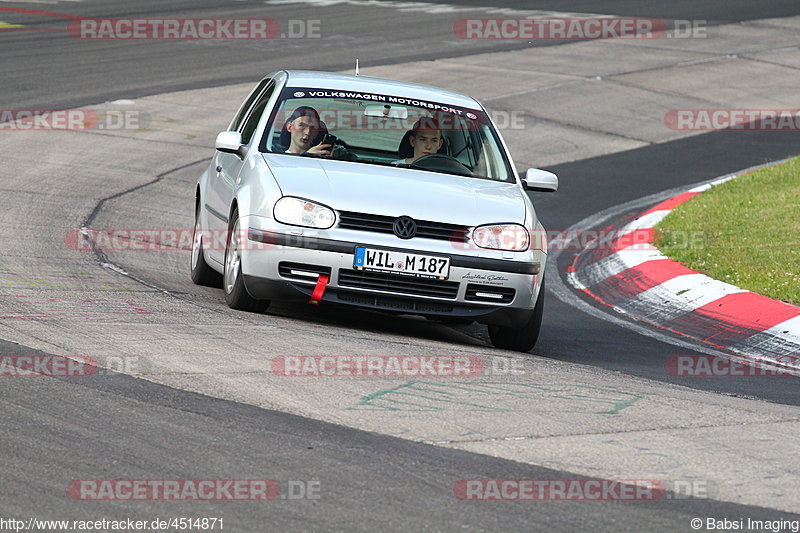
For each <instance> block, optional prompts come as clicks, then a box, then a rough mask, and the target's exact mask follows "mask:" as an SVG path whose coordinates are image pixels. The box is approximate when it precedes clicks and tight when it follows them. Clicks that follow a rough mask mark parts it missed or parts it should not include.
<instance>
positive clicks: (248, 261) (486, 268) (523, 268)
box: [242, 226, 546, 327]
mask: <svg viewBox="0 0 800 533" xmlns="http://www.w3.org/2000/svg"><path fill="white" fill-rule="evenodd" d="M247 242H248V243H249V244H251V246H247V247H245V249H244V250H243V251H242V274H243V280H244V284H245V287H246V288H247V291H248V292H249V293H250V295H251V296H253V297H254V298H257V299H263V300H282V301H306V302H307V301H308V300H309V298H310V296H311V293H312V292H313V290H314V287H315V285H316V283H317V279H316V277H315V276H314V273H315V272H318V273H322V274H326V275H328V276H329V282H328V285H327V287H326V289H325V293H324V295H323V297H322V301H324V302H330V303H341V304H346V305H350V306H356V307H362V308H368V309H375V310H380V311H388V312H394V313H408V314H416V315H422V316H426V317H429V318H438V319H448V318H450V319H453V318H455V319H465V320H474V321H478V322H481V323H484V324H496V325H502V326H507V327H521V326H522V325H523V324H525V323H526V322H527V320H528V319H529V318H530V312H531V310H532V309H533V307H534V305H535V302H536V297H537V296H538V291H539V287H540V285H541V275H542V272H543V268H544V260H545V259H546V255H545V254H544V253H543V252H541V251H534V252H532V253H531V254H530V258H533V259H534V260H530V261H515V260H509V259H501V258H491V257H479V256H477V255H467V254H458V253H446V252H444V251H442V250H438V251H437V250H431V249H430V246H426V247H416V246H415V247H398V246H397V245H396V244H394V245H391V246H388V245H387V243H386V242H380V241H379V242H377V243H376V242H374V241H373V240H372V239H369V240H366V241H365V242H359V241H355V240H338V239H330V238H325V237H320V236H309V235H305V234H303V235H295V234H291V233H286V232H281V231H274V230H267V229H259V228H254V227H252V226H250V227H249V229H248V231H247ZM356 246H367V247H372V248H383V249H391V250H399V251H405V252H410V253H421V254H433V255H447V256H448V257H450V275H449V277H448V280H447V281H443V282H442V281H438V280H420V279H418V278H409V277H406V276H401V275H392V274H376V273H369V272H362V271H357V270H355V269H354V268H353V260H354V253H355V248H356ZM538 252H541V253H538Z"/></svg>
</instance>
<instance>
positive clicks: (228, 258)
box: [222, 208, 269, 313]
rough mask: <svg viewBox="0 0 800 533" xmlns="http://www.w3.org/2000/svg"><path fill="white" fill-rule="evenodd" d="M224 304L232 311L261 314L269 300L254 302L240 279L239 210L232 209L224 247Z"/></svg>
mask: <svg viewBox="0 0 800 533" xmlns="http://www.w3.org/2000/svg"><path fill="white" fill-rule="evenodd" d="M222 288H223V289H224V290H225V303H227V304H228V307H230V308H232V309H239V310H240V311H251V312H253V313H263V312H264V311H266V310H267V307H269V300H256V299H255V298H253V297H252V296H250V293H248V292H247V289H246V288H245V286H244V280H243V279H242V235H241V226H240V225H239V209H238V208H237V209H234V210H233V213H232V214H231V221H230V224H229V225H228V241H227V244H226V245H225V267H224V269H223V275H222Z"/></svg>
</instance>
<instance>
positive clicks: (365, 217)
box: [339, 211, 469, 242]
mask: <svg viewBox="0 0 800 533" xmlns="http://www.w3.org/2000/svg"><path fill="white" fill-rule="evenodd" d="M395 220H397V217H387V216H383V215H370V214H367V213H354V212H352V211H339V227H340V228H344V229H355V230H359V231H372V232H375V233H394V231H393V230H392V226H393V225H394V221H395ZM414 222H416V223H417V235H416V236H417V237H425V238H428V239H438V240H443V241H452V242H468V241H469V237H468V235H469V228H468V227H467V226H460V225H458V224H445V223H443V222H431V221H428V220H416V219H414Z"/></svg>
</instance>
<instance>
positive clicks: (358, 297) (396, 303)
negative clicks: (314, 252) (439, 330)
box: [337, 292, 453, 313]
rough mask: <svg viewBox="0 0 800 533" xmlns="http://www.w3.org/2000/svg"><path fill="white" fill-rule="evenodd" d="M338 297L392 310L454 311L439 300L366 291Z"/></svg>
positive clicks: (338, 295) (345, 293) (348, 293)
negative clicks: (405, 298) (405, 297)
mask: <svg viewBox="0 0 800 533" xmlns="http://www.w3.org/2000/svg"><path fill="white" fill-rule="evenodd" d="M337 298H338V299H339V301H341V302H349V303H353V304H361V305H368V306H370V307H383V308H385V309H391V310H392V311H410V312H417V313H452V312H453V306H452V305H448V304H441V303H437V302H424V301H420V300H403V299H401V298H391V297H387V296H380V295H374V294H365V293H352V292H339V293H338V294H337Z"/></svg>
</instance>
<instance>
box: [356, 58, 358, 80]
mask: <svg viewBox="0 0 800 533" xmlns="http://www.w3.org/2000/svg"><path fill="white" fill-rule="evenodd" d="M356 76H358V58H356Z"/></svg>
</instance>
